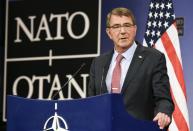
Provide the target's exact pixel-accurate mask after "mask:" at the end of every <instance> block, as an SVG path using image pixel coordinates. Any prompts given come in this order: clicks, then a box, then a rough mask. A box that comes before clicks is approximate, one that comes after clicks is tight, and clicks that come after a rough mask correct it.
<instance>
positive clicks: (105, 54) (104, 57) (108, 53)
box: [95, 50, 113, 60]
mask: <svg viewBox="0 0 193 131" xmlns="http://www.w3.org/2000/svg"><path fill="white" fill-rule="evenodd" d="M112 55H113V50H111V51H108V52H105V53H102V54H100V55H99V56H98V57H96V58H95V59H99V60H101V59H108V58H110V57H111V56H112Z"/></svg>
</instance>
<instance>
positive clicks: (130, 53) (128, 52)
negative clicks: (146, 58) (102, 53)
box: [113, 41, 137, 60]
mask: <svg viewBox="0 0 193 131" xmlns="http://www.w3.org/2000/svg"><path fill="white" fill-rule="evenodd" d="M136 48H137V44H136V43H135V41H134V43H133V44H132V45H131V47H130V48H128V49H127V50H126V51H125V52H124V53H122V55H123V57H124V58H125V59H126V60H129V59H130V58H131V57H132V56H133V54H134V52H135V49H136ZM117 55H118V52H117V51H116V50H115V49H114V55H113V60H115V59H116V57H117Z"/></svg>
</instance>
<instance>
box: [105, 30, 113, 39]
mask: <svg viewBox="0 0 193 131" xmlns="http://www.w3.org/2000/svg"><path fill="white" fill-rule="evenodd" d="M106 33H107V35H108V36H109V38H110V39H111V38H112V37H111V32H110V30H109V28H106Z"/></svg>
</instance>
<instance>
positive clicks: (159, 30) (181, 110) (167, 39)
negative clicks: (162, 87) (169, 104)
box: [143, 0, 190, 131]
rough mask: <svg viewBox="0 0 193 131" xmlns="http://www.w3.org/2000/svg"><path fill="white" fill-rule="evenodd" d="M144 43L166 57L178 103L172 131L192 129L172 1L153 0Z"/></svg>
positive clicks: (174, 96)
mask: <svg viewBox="0 0 193 131" xmlns="http://www.w3.org/2000/svg"><path fill="white" fill-rule="evenodd" d="M143 45H145V46H149V47H154V48H156V49H158V50H160V51H161V52H163V53H164V54H165V56H166V61H167V68H168V75H169V78H170V86H171V87H170V88H171V95H172V98H173V101H174V104H175V110H174V113H173V115H172V123H171V124H170V126H169V130H170V131H189V130H190V127H189V117H188V109H187V98H186V87H185V82H184V77H183V68H182V60H181V53H180V44H179V38H178V32H177V28H176V22H175V14H174V9H173V3H172V0H151V1H150V5H149V13H148V19H147V24H146V31H145V36H144V41H143Z"/></svg>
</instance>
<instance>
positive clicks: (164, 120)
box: [153, 112, 171, 129]
mask: <svg viewBox="0 0 193 131" xmlns="http://www.w3.org/2000/svg"><path fill="white" fill-rule="evenodd" d="M153 121H157V122H158V125H159V128H160V129H163V128H165V127H166V126H168V125H169V124H170V122H171V119H170V117H169V116H168V115H167V114H165V113H161V112H159V113H158V114H157V115H156V116H155V117H154V119H153Z"/></svg>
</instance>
